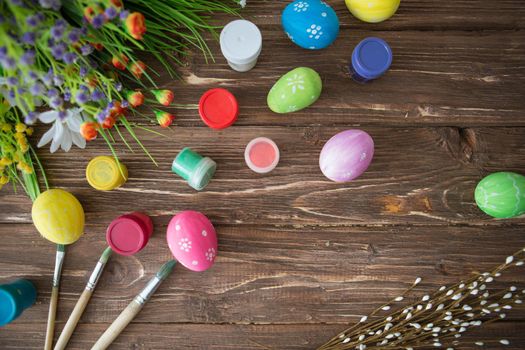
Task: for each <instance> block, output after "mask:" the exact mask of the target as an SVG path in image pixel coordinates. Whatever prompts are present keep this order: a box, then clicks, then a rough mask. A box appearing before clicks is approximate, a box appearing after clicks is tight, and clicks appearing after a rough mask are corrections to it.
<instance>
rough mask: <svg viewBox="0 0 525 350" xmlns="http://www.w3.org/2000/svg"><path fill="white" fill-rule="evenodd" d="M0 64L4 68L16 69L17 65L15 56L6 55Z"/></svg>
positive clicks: (0, 60)
mask: <svg viewBox="0 0 525 350" xmlns="http://www.w3.org/2000/svg"><path fill="white" fill-rule="evenodd" d="M0 64H1V65H2V68H3V69H14V68H15V67H16V62H15V59H14V58H13V57H5V58H2V59H0Z"/></svg>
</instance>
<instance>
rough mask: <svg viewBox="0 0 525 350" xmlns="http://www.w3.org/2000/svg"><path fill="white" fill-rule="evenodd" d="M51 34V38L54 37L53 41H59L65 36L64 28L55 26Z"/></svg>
mask: <svg viewBox="0 0 525 350" xmlns="http://www.w3.org/2000/svg"><path fill="white" fill-rule="evenodd" d="M49 32H50V33H51V36H52V37H53V39H55V40H59V39H61V38H62V36H63V35H64V27H63V26H58V25H54V26H53V27H51V30H50V31H49Z"/></svg>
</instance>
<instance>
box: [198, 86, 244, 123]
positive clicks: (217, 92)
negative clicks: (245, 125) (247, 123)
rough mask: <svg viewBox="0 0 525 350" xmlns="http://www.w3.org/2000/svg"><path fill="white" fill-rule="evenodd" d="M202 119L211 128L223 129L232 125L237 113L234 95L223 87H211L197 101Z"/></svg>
mask: <svg viewBox="0 0 525 350" xmlns="http://www.w3.org/2000/svg"><path fill="white" fill-rule="evenodd" d="M199 114H200V116H201V119H202V121H203V122H204V123H205V124H206V125H208V126H209V127H210V128H212V129H224V128H227V127H228V126H230V125H232V124H233V123H234V122H235V121H236V120H237V116H238V115H239V105H238V104H237V100H236V99H235V96H233V94H232V93H231V92H229V91H228V90H225V89H220V88H218V89H211V90H208V91H206V92H205V93H204V95H202V97H201V99H200V101H199Z"/></svg>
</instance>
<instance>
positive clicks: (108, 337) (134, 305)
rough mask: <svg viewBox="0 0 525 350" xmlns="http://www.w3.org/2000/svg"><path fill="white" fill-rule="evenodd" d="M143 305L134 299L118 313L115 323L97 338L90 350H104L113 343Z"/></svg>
mask: <svg viewBox="0 0 525 350" xmlns="http://www.w3.org/2000/svg"><path fill="white" fill-rule="evenodd" d="M143 306H144V304H143V303H139V302H138V301H136V300H135V299H134V300H133V301H132V302H131V303H129V305H128V306H127V307H126V308H125V309H124V311H122V312H121V313H120V315H119V316H118V317H117V319H116V320H115V321H113V323H112V324H111V326H109V328H108V329H106V331H105V332H104V334H102V335H101V336H100V338H98V340H97V342H96V343H95V345H93V347H92V348H91V350H105V349H107V348H108V346H110V345H111V343H113V341H114V340H115V339H117V337H118V336H119V334H120V333H122V331H123V330H124V328H126V327H127V325H128V324H129V323H130V322H131V321H132V320H133V319H134V318H135V316H137V314H138V313H139V312H140V310H142V307H143Z"/></svg>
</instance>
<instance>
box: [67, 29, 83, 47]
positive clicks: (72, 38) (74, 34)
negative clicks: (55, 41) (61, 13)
mask: <svg viewBox="0 0 525 350" xmlns="http://www.w3.org/2000/svg"><path fill="white" fill-rule="evenodd" d="M81 35H82V33H81V32H80V29H78V28H73V29H71V31H70V32H69V33H68V34H67V39H68V40H69V42H70V43H72V44H75V43H77V42H78V41H79V40H80V36H81Z"/></svg>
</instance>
